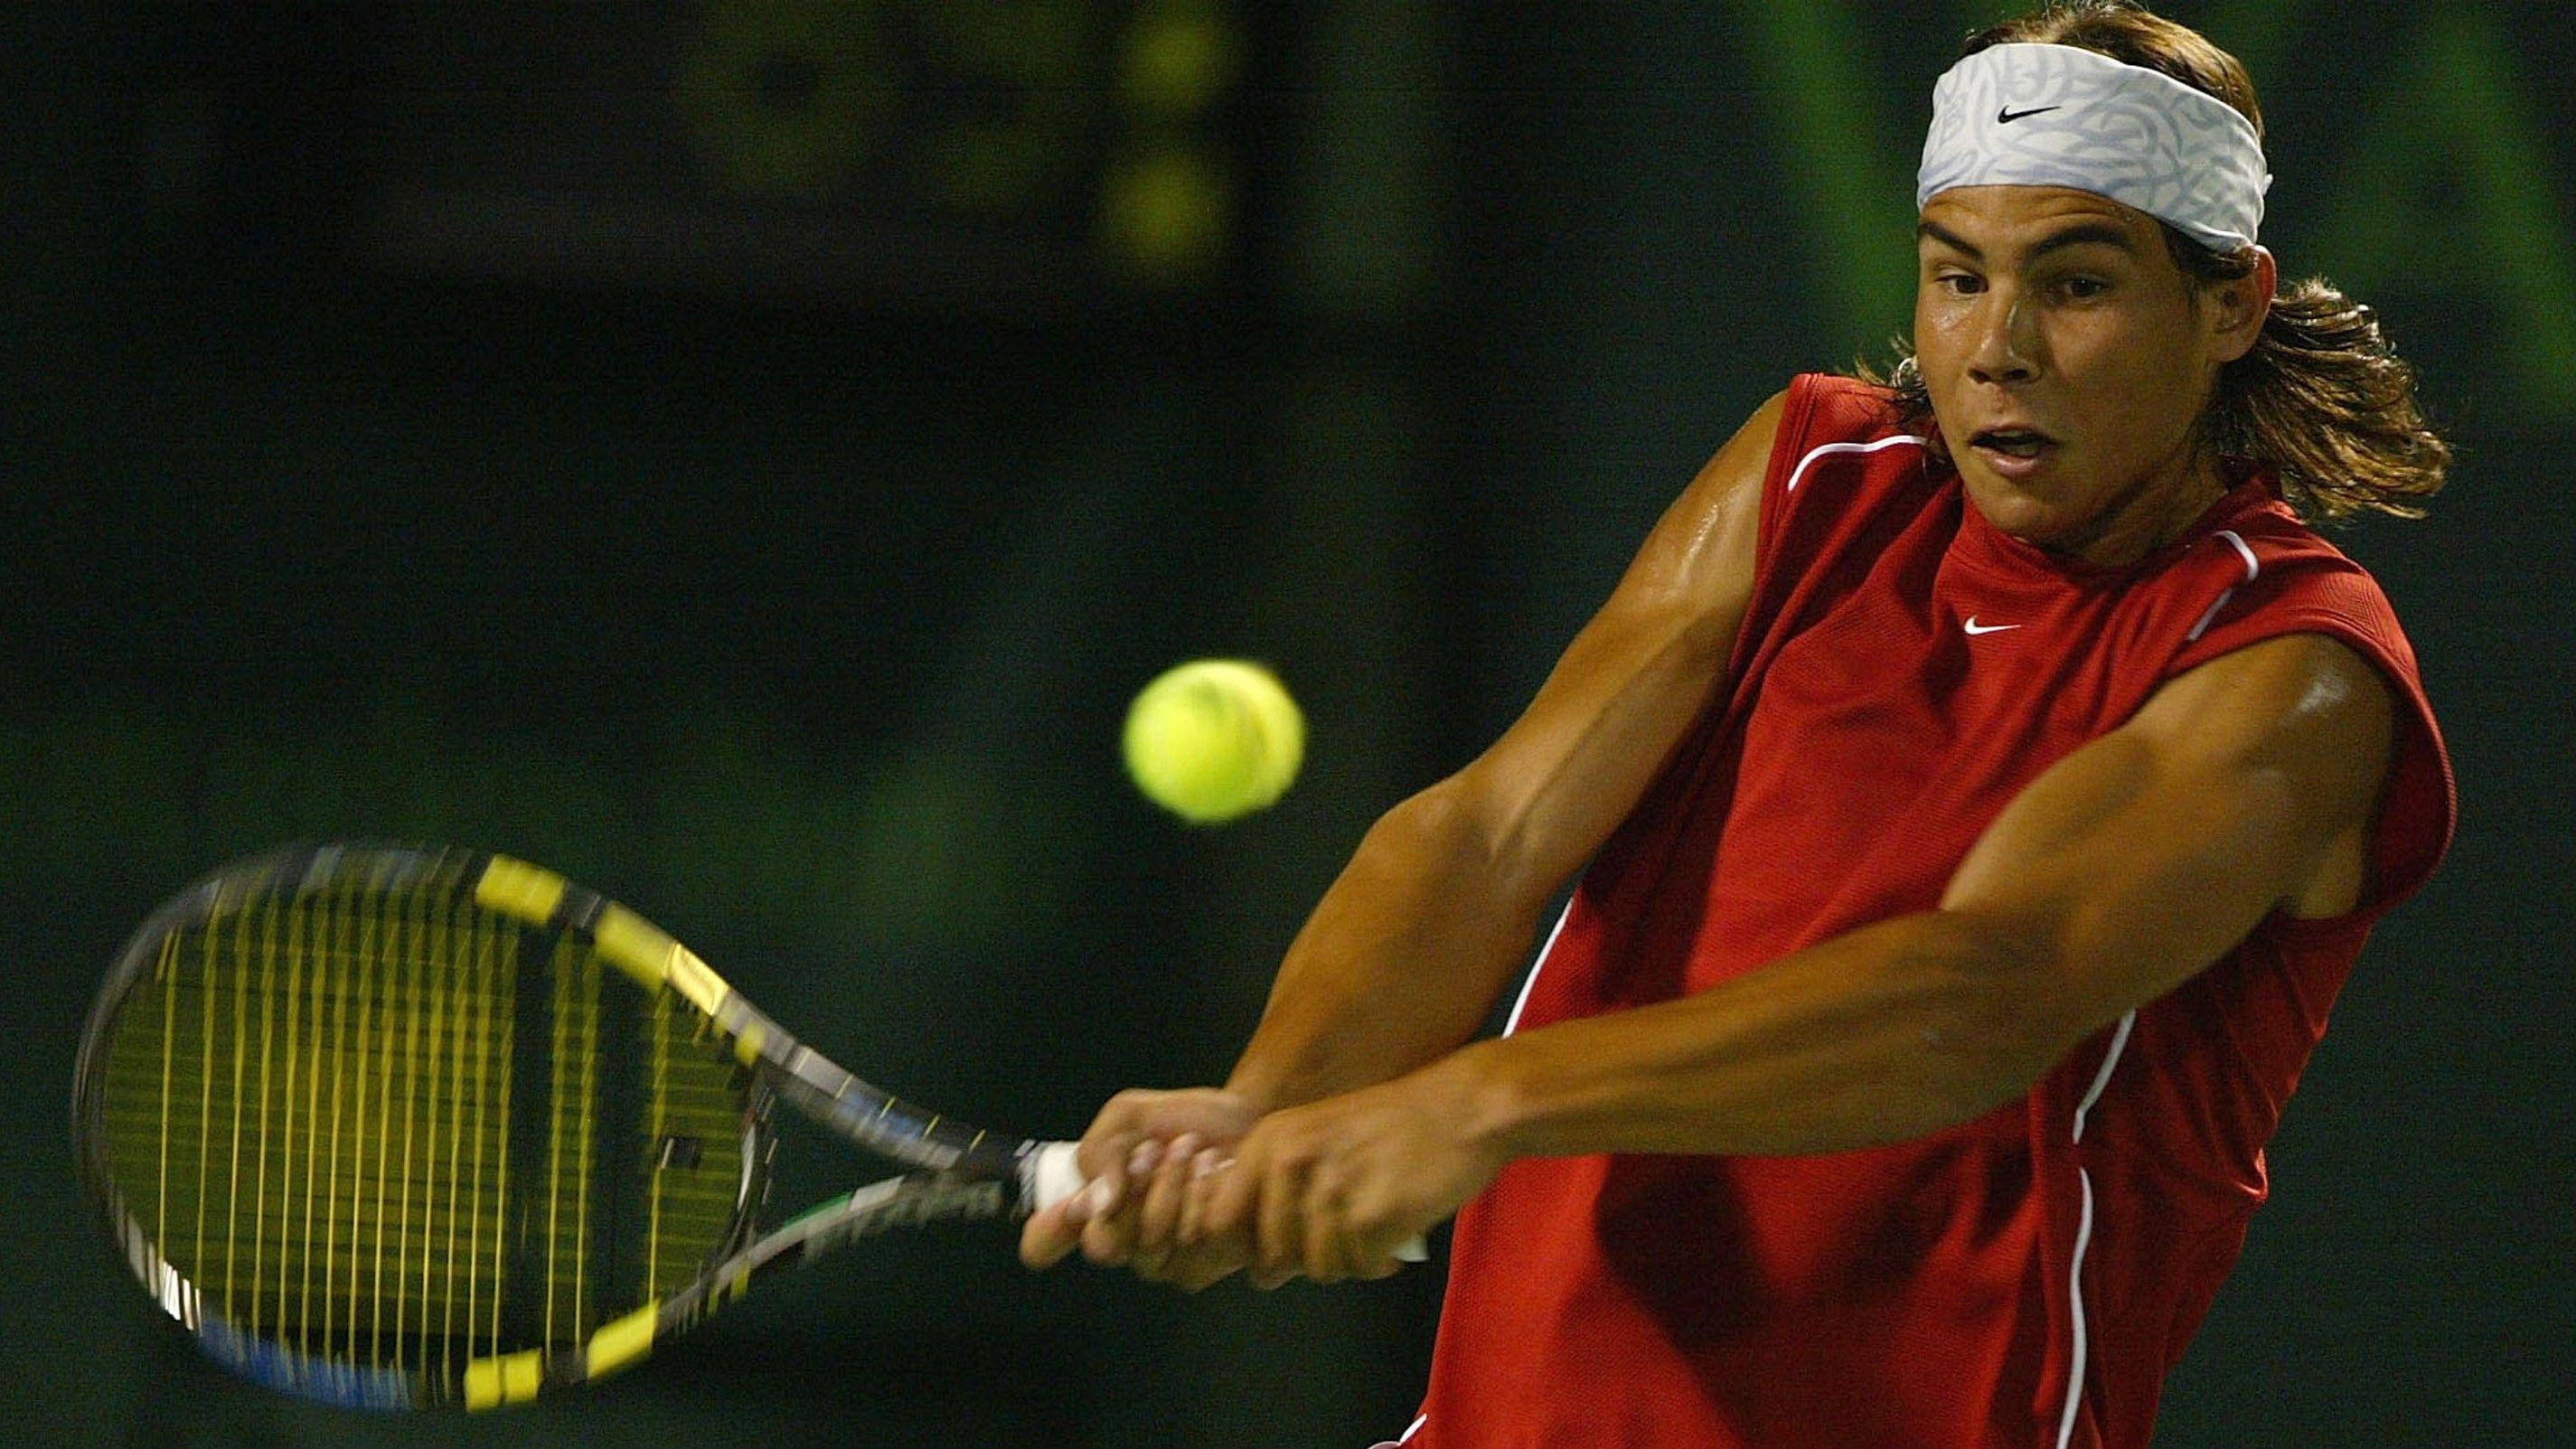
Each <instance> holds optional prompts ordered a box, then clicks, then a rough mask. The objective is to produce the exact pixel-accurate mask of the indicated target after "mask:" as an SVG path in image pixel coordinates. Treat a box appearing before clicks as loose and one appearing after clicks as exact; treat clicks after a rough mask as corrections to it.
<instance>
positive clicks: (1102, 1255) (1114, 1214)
mask: <svg viewBox="0 0 2576 1449" xmlns="http://www.w3.org/2000/svg"><path fill="white" fill-rule="evenodd" d="M1082 1198H1083V1202H1082V1204H1081V1206H1079V1207H1077V1208H1075V1209H1073V1211H1075V1212H1076V1213H1078V1214H1080V1215H1081V1218H1082V1256H1084V1257H1086V1258H1089V1259H1090V1260H1091V1261H1093V1262H1095V1263H1100V1264H1104V1265H1107V1266H1111V1267H1115V1266H1117V1265H1118V1264H1121V1263H1124V1262H1126V1261H1127V1254H1128V1251H1129V1249H1130V1247H1131V1245H1132V1244H1133V1243H1134V1242H1135V1240H1136V1205H1135V1203H1134V1202H1133V1201H1131V1200H1130V1194H1129V1193H1128V1191H1127V1183H1126V1180H1125V1175H1124V1173H1123V1172H1119V1171H1112V1172H1110V1173H1108V1174H1107V1175H1104V1176H1101V1177H1097V1178H1094V1179H1092V1183H1091V1186H1089V1187H1087V1188H1084V1189H1083V1190H1082Z"/></svg>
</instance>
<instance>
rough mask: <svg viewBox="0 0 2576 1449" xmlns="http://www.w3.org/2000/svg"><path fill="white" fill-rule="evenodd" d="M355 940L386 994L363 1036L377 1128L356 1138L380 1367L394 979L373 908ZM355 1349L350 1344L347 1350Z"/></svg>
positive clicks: (373, 1341)
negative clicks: (367, 1206)
mask: <svg viewBox="0 0 2576 1449" xmlns="http://www.w3.org/2000/svg"><path fill="white" fill-rule="evenodd" d="M358 939H359V946H358V956H359V960H360V962H361V964H362V966H363V967H365V968H367V972H368V975H367V979H368V981H369V983H370V984H371V985H375V984H381V986H382V987H383V993H382V994H383V996H384V998H385V1001H384V1009H383V1010H382V1011H381V1012H379V1013H378V1014H377V1017H376V1029H375V1031H374V1032H373V1033H372V1034H364V1035H366V1040H367V1049H368V1050H369V1051H371V1052H372V1053H374V1054H375V1059H376V1130H375V1131H373V1132H370V1133H366V1134H365V1135H363V1136H361V1137H360V1138H359V1142H360V1144H361V1147H362V1149H363V1146H364V1144H365V1143H366V1142H368V1141H369V1140H372V1141H374V1143H375V1145H376V1211H375V1215H374V1216H373V1217H371V1218H369V1219H368V1220H367V1222H366V1236H367V1239H368V1241H369V1243H370V1245H371V1246H372V1247H373V1248H374V1250H375V1251H374V1253H373V1254H372V1255H371V1256H372V1258H373V1267H372V1269H371V1270H370V1271H371V1276H370V1278H369V1281H368V1287H367V1361H368V1362H370V1363H373V1364H376V1365H378V1366H380V1367H381V1366H382V1365H383V1363H384V1361H385V1352H384V1350H385V1187H386V1179H387V1178H389V1177H390V1176H392V1174H391V1173H390V1172H388V1171H387V1169H388V1168H390V1167H391V1166H392V1165H393V1141H392V1138H393V1133H392V1131H391V1130H390V1129H391V1127H392V1125H393V1114H394V1054H393V1041H392V1037H393V992H394V982H393V968H392V964H391V963H390V962H389V961H385V960H383V959H381V958H379V957H378V955H377V954H376V953H377V951H378V950H379V949H380V947H379V944H378V936H377V932H376V918H375V915H374V914H373V913H372V912H371V913H368V914H367V915H365V916H363V917H362V918H361V923H360V926H359V930H358ZM378 966H382V967H383V968H384V971H383V974H382V976H381V977H379V976H378V974H377V972H376V971H375V969H374V968H376V967H378ZM365 1120H366V1114H365V1113H363V1112H361V1113H360V1114H359V1123H360V1125H361V1126H362V1127H363V1126H364V1125H365ZM350 1231H351V1232H352V1233H353V1234H354V1233H356V1232H357V1231H358V1229H357V1228H355V1227H352V1228H351V1229H350ZM355 1351H356V1350H355V1349H354V1348H353V1349H352V1350H351V1352H353V1353H354V1352H355Z"/></svg>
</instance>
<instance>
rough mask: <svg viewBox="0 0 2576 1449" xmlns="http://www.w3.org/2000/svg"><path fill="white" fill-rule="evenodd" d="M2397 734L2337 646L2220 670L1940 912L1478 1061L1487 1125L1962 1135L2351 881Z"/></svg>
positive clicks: (1685, 1140) (2069, 792)
mask: <svg viewBox="0 0 2576 1449" xmlns="http://www.w3.org/2000/svg"><path fill="white" fill-rule="evenodd" d="M2391 730H2392V724H2391V704H2390V700H2389V694H2388V691H2387V688H2386V686H2385V685H2384V684H2383V683H2382V682H2381V681H2380V679H2379V676H2378V675H2377V673H2376V672H2375V671H2373V670H2372V669H2371V667H2370V666H2369V665H2368V664H2366V663H2364V662H2363V661H2362V660H2361V659H2360V657H2359V656H2357V655H2355V654H2354V653H2352V652H2351V651H2350V650H2348V649H2346V648H2345V647H2344V646H2342V645H2340V644H2337V643H2334V642H2333V641H2331V640H2328V639H2325V638H2323V637H2320V636H2316V635H2293V636H2290V637H2287V638H2283V639H2277V640H2272V641H2270V642H2267V643H2264V644H2260V645H2256V646H2253V647H2251V648H2248V649H2244V650H2240V651H2238V652H2237V653H2234V654H2231V655H2228V656H2225V657H2223V658H2220V659H2218V660H2215V661H2213V662H2211V663H2209V664H2207V665H2204V666H2202V667H2201V668H2199V669H2197V670H2194V671H2192V672H2191V673H2190V674H2188V675H2186V676H2184V677H2183V678H2181V679H2178V680H2176V681H2174V682H2173V683H2172V684H2170V685H2168V686H2167V687H2166V688H2165V689H2163V690H2162V691H2160V692H2159V693H2158V694H2157V695H2156V697H2155V698H2154V699H2153V700H2152V701H2150V702H2149V704H2148V705H2147V707H2146V708H2145V709H2144V710H2142V711H2141V712H2140V713H2139V715H2138V716H2137V717H2136V718H2135V719H2134V720H2133V721H2131V722H2130V723H2129V724H2128V725H2127V726H2125V727H2123V728H2121V729H2119V730H2116V731H2113V732H2112V733H2111V734H2109V735H2107V736H2105V737H2103V738H2102V739H2100V740H2097V741H2095V742H2094V743H2092V744H2090V745H2087V746H2086V747H2084V748H2083V749H2081V750H2078V751H2076V752H2075V753H2074V754H2072V755H2070V756H2068V757H2067V758H2066V759H2064V760H2062V761H2060V762H2058V764H2057V765H2056V766H2054V767H2053V768H2051V769H2050V770H2049V771H2047V772H2046V773H2045V774H2043V775H2042V776H2041V777H2040V778H2039V779H2038V780H2037V781H2035V782H2033V783H2032V784H2031V785H2030V787H2029V788H2028V789H2026V790H2024V791H2023V792H2022V794H2021V795H2020V796H2019V797H2018V798H2017V799H2016V800H2015V801H2014V802H2013V803H2012V805H2011V806H2010V807H2008V808H2007V809H2006V810H2005V811H2004V812H2003V814H2002V815H2001V816H1999V817H1998V818H1997V819H1996V820H1995V822H1994V824H1993V825H1992V826H1990V827H1989V828H1988V829H1987V831H1986V833H1985V834H1984V835H1983V836H1982V837H1981V838H1980V839H1979V840H1978V842H1977V844H1976V846H1975V847H1974V848H1973V849H1971V850H1970V851H1969V853H1968V855H1967V857H1966V859H1965V860H1963V861H1962V862H1961V863H1960V866H1959V869H1958V871H1957V872H1956V874H1955V875H1954V876H1953V877H1952V879H1951V881H1950V885H1949V888H1948V890H1947V891H1946V892H1945V893H1944V895H1943V897H1942V901H1941V904H1940V907H1939V908H1938V909H1936V910H1931V911H1926V912H1923V913H1920V914H1917V915H1911V916H1903V917H1899V918H1897V919H1894V920H1890V921H1886V922H1882V923H1880V924H1878V925H1874V926H1870V927H1866V928H1864V929H1861V930H1858V931H1854V932H1851V933H1849V934H1847V935H1844V936H1841V937H1838V938H1836V939H1834V940H1831V941H1828V942H1825V943H1823V944H1821V945H1818V946H1816V947H1814V948H1812V949H1810V950H1807V951H1803V952H1800V953H1798V954H1797V955H1794V956H1791V957H1789V958H1787V959H1785V960H1783V961H1780V962H1778V963H1776V964H1775V965H1773V966H1771V967H1769V968H1766V969H1764V970H1761V971H1757V972H1753V973H1751V974H1749V975H1746V976H1744V977H1740V978H1738V979H1736V980H1734V981H1731V982H1729V983H1727V984H1726V985H1724V986H1721V987H1719V988H1717V989H1715V990H1712V991H1708V992H1704V993H1701V994H1699V995H1696V996H1693V997H1689V998H1687V999H1685V1000H1681V1001H1676V1002H1670V1003H1666V1004H1664V1005H1660V1006H1655V1007H1650V1008H1645V1009H1642V1010H1638V1011H1633V1012H1627V1013H1623V1014H1620V1015H1618V1016H1615V1017H1603V1018H1596V1019H1593V1020H1589V1021H1581V1022H1569V1023H1566V1024H1564V1025H1562V1026H1559V1027H1550V1028H1546V1029H1544V1030H1540V1031H1534V1032H1530V1033H1527V1034H1525V1035H1523V1036H1518V1037H1513V1038H1511V1039H1509V1040H1506V1041H1501V1042H1495V1043H1491V1044H1488V1045H1486V1046H1480V1047H1478V1048H1475V1049H1474V1051H1473V1052H1472V1053H1470V1054H1468V1055H1474V1056H1477V1057H1478V1058H1479V1059H1478V1060H1475V1061H1473V1062H1472V1063H1462V1065H1465V1066H1467V1067H1468V1068H1469V1070H1470V1071H1471V1072H1472V1073H1473V1074H1474V1075H1475V1076H1477V1077H1478V1078H1480V1079H1481V1087H1480V1093H1481V1094H1480V1098H1479V1100H1480V1103H1481V1114H1480V1117H1479V1123H1480V1126H1481V1128H1482V1130H1484V1131H1486V1132H1489V1133H1490V1134H1492V1136H1493V1138H1494V1140H1495V1142H1496V1143H1497V1145H1498V1146H1499V1147H1500V1148H1501V1150H1502V1151H1503V1153H1504V1154H1505V1155H1506V1156H1529V1155H1548V1154H1557V1153H1569V1152H1597V1151H1639V1152H1714V1153H1795V1152H1826V1151H1834V1150H1839V1149H1843V1148H1853V1147H1863V1146H1869V1145H1873V1144H1877V1143H1884V1142H1894V1141H1903V1140H1906V1139H1909V1138H1914V1137H1919V1136H1922V1135H1924V1134H1926V1133H1929V1132H1933V1131H1936V1130H1939V1129H1940V1128H1943V1127H1947V1126H1950V1125H1952V1124H1954V1123H1958V1122H1962V1121H1966V1120H1968V1119H1969V1118H1971V1117H1974V1116H1977V1115H1979V1114H1981V1113H1983V1112H1986V1111H1989V1110H1991V1109H1992V1108H1994V1107H1996V1106H1999V1105H2001V1104H2002V1103H2004V1102H2006V1101H2009V1100H2011V1099H2012V1098H2013V1097H2015V1096H2018V1095H2020V1094H2021V1093H2022V1092H2024V1091H2026V1090H2028V1089H2029V1087H2030V1085H2031V1084H2032V1083H2033V1082H2035V1081H2036V1080H2037V1079H2038V1078H2039V1077H2040V1076H2041V1074H2043V1073H2045V1072H2046V1071H2047V1070H2048V1068H2049V1067H2050V1066H2051V1065H2053V1064H2054V1063H2056V1062H2057V1061H2058V1060H2059V1059H2061V1058H2062V1057H2063V1056H2064V1055H2065V1054H2066V1052H2067V1051H2068V1050H2070V1049H2072V1048H2073V1046H2074V1045H2075V1044H2076V1043H2077V1042H2079V1041H2081V1040H2082V1039H2083V1038H2084V1037H2085V1036H2087V1035H2089V1034H2090V1033H2092V1032H2093V1031H2095V1030H2097V1029H2098V1028H2100V1027H2101V1026H2103V1025H2104V1024H2106V1023H2108V1022H2109V1021H2111V1020H2112V1019H2114V1018H2116V1017H2117V1016H2119V1015H2120V1014H2121V1013H2122V1012H2125V1011H2127V1010H2129V1009H2130V1008H2132V1007H2135V1006H2138V1005H2141V1004H2143V1003H2145V1002H2148V1001H2151V1000H2153V999H2155V998H2156V997H2159V996H2162V995H2164V994H2165V993H2166V992H2168V991H2171V990H2172V989H2173V988H2174V987H2176V986H2178V985H2180V984H2182V982H2184V981H2185V980H2186V979H2188V978H2189V977H2191V976H2192V975H2194V974H2195V973H2197V972H2198V971H2199V970H2201V968H2203V967H2205V966H2207V965H2208V964H2209V963H2210V962H2212V961H2214V960H2216V959H2217V958H2218V957H2219V956H2220V955H2222V954H2224V953H2225V952H2226V951H2227V950H2228V949H2229V948H2230V947H2232V946H2233V945H2235V943H2236V942H2238V941H2240V940H2242V939H2244V937H2245V935H2246V934H2247V933H2248V932H2250V931H2251V930H2252V929H2253V928H2254V926H2255V925H2256V923H2257V922H2259V921H2260V920H2261V919H2262V918H2263V917H2264V916H2265V915H2266V914H2268V913H2270V912H2271V911H2272V910H2273V909H2275V908H2276V907H2280V906H2283V905H2284V904H2288V903H2293V902H2300V901H2304V900H2310V899H2313V894H2314V893H2313V890H2312V886H2313V884H2314V883H2315V882H2316V881H2317V880H2318V878H2319V877H2320V876H2321V875H2327V876H2334V877H2349V876H2350V875H2351V868H2350V865H2349V864H2348V860H2347V857H2348V856H2349V855H2351V854H2353V853H2354V849H2353V848H2354V847H2355V846H2356V844H2357V842H2358V840H2359V839H2360V838H2361V836H2362V835H2363V834H2364V832H2365V831H2366V828H2367V825H2368V822H2369V819H2370V816H2371V812H2372V810H2373V807H2374V806H2375V804H2376V802H2377V800H2378V798H2379V791H2380V786H2381V782H2382V779H2383V777H2384V776H2385V774H2386V771H2387V766H2388V759H2389V750H2390V737H2391ZM2355 884H2357V882H2356V883H2355ZM2340 904H2342V905H2345V906H2348V905H2349V904H2350V900H2349V898H2347V899H2346V900H2344V901H2343V902H2341V903H2340Z"/></svg>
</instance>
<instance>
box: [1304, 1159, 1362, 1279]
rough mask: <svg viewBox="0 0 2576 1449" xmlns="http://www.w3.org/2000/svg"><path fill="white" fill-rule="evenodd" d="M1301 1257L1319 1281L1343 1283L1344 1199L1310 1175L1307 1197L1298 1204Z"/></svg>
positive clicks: (1305, 1270) (1307, 1268) (1307, 1271)
mask: <svg viewBox="0 0 2576 1449" xmlns="http://www.w3.org/2000/svg"><path fill="white" fill-rule="evenodd" d="M1297 1226H1298V1229H1299V1232H1298V1241H1297V1257H1298V1264H1299V1267H1300V1268H1301V1269H1302V1271H1303V1272H1304V1273H1305V1275H1306V1276H1307V1277H1309V1278H1311V1279H1313V1280H1314V1281H1316V1282H1318V1283H1339V1282H1340V1281H1342V1279H1343V1278H1345V1277H1347V1276H1349V1275H1348V1274H1347V1273H1346V1272H1344V1271H1343V1269H1344V1262H1343V1251H1342V1240H1343V1236H1344V1225H1343V1216H1342V1210H1341V1203H1340V1202H1339V1201H1338V1200H1337V1199H1336V1198H1335V1197H1334V1196H1333V1195H1332V1194H1331V1193H1329V1192H1327V1191H1325V1190H1324V1187H1323V1185H1322V1184H1321V1183H1319V1182H1317V1181H1315V1180H1314V1179H1313V1178H1309V1179H1307V1182H1306V1193H1305V1198H1304V1201H1302V1202H1300V1203H1299V1204H1298V1205H1297Z"/></svg>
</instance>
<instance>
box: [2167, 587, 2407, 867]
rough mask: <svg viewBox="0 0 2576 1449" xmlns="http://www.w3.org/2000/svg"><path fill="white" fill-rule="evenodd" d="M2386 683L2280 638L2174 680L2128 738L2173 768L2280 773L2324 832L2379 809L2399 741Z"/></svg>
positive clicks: (2308, 642)
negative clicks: (2180, 764) (2188, 765)
mask: <svg viewBox="0 0 2576 1449" xmlns="http://www.w3.org/2000/svg"><path fill="white" fill-rule="evenodd" d="M2396 709H2397V705H2396V700H2395V698H2394V696H2393V695H2392V694H2391V692H2390V690H2389V686H2388V681H2387V680H2386V679H2385V678H2383V677H2382V676H2381V674H2380V672H2379V671H2378V669H2376V668H2374V667H2373V666H2372V665H2371V664H2370V662H2369V661H2368V660H2366V659H2364V658H2362V657H2361V655H2360V654H2359V653H2357V652H2355V651H2354V650H2353V649H2352V648H2351V647H2350V646H2348V645H2346V644H2344V643H2342V642H2341V641H2339V640H2336V639H2333V638H2331V637H2329V636H2327V635H2324V634H2284V635H2281V636H2280V637H2278V638H2274V639H2266V640H2264V641H2262V642H2260V643H2257V644H2249V645H2247V646H2246V647H2245V648H2242V649H2237V650H2233V651H2231V652H2229V653H2226V654H2222V655H2220V656H2219V657H2218V658H2216V659H2213V660H2210V661H2209V662H2208V663H2206V664H2203V665H2201V666H2199V667H2198V668H2196V669H2193V670H2191V671H2189V672H2188V673H2185V674H2182V675H2180V676H2177V677H2176V678H2174V679H2173V680H2171V681H2170V682H2168V683H2167V684H2166V685H2165V686H2164V687H2163V688H2162V689H2159V690H2158V691H2156V693H2155V695H2154V697H2153V698H2151V699H2149V700H2148V701H2147V704H2146V706H2145V708H2143V709H2141V710H2139V711H2138V714H2137V717H2136V718H2135V719H2134V720H2132V721H2131V722H2130V723H2129V725H2128V726H2126V729H2127V731H2129V732H2130V733H2132V734H2133V735H2134V736H2136V737H2138V738H2140V739H2142V740H2144V741H2146V742H2148V743H2150V744H2152V745H2153V746H2154V747H2155V748H2156V749H2157V750H2158V751H2159V752H2160V753H2163V754H2165V755H2167V756H2168V758H2173V759H2177V760H2184V761H2191V762H2194V763H2198V764H2201V765H2204V766H2207V767H2212V768H2218V769H2226V770H2231V771H2250V772H2260V773H2265V774H2278V775H2279V776H2280V777H2281V779H2282V781H2283V783H2285V784H2286V785H2288V786H2290V787H2291V792H2292V794H2293V796H2294V798H2296V799H2297V800H2299V802H2300V804H2301V806H2302V808H2303V812H2304V811H2313V812H2315V813H2316V814H2317V815H2318V816H2319V817H2322V818H2321V819H2320V821H2319V823H2321V824H2337V825H2339V824H2347V823H2350V822H2351V821H2353V820H2355V819H2357V818H2359V817H2362V816H2365V815H2367V814H2368V813H2369V811H2370V809H2371V807H2372V806H2373V805H2374V804H2376V802H2377V800H2378V798H2379V793H2380V787H2381V784H2382V782H2383V780H2384V779H2385V777H2386V775H2387V773H2388V766H2389V761H2390V757H2391V753H2392V751H2393V749H2394V745H2395V735H2396Z"/></svg>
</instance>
